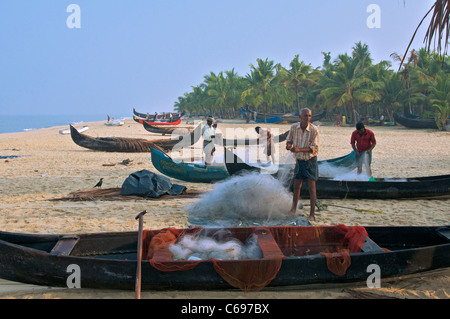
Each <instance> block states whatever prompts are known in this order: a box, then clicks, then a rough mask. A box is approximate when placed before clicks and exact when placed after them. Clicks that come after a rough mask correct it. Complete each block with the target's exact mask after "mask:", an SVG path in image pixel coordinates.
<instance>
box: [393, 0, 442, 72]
mask: <svg viewBox="0 0 450 319" xmlns="http://www.w3.org/2000/svg"><path fill="white" fill-rule="evenodd" d="M432 11H433V14H432V17H431V21H430V24H429V26H428V29H427V33H426V35H425V39H424V42H425V43H426V42H428V45H427V50H428V51H430V48H431V43H432V42H433V41H434V43H435V44H437V45H435V49H436V48H437V52H438V53H439V54H442V53H444V54H443V55H446V54H447V47H448V39H449V34H450V21H449V19H450V0H436V2H435V3H434V4H433V6H432V7H431V9H430V10H429V11H428V12H427V13H426V14H425V16H424V17H423V18H422V21H420V23H419V25H418V26H417V28H416V30H415V31H414V34H413V36H412V38H411V41H410V42H409V44H408V47H407V48H406V51H405V54H404V55H403V59H402V61H401V62H400V66H399V67H398V69H399V70H400V68H401V67H402V65H403V62H404V59H405V57H406V52H408V51H409V48H410V46H411V44H412V42H413V41H414V38H415V37H416V34H417V31H418V30H419V28H420V26H421V25H422V23H423V21H424V20H425V19H426V17H427V16H428V15H429V14H430V13H431V12H432ZM444 34H445V36H444ZM442 42H444V45H443V44H442Z"/></svg>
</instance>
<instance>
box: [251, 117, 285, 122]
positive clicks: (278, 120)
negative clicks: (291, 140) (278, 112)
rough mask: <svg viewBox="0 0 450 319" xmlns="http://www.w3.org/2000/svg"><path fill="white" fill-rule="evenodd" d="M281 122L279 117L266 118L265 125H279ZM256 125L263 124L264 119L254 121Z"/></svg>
mask: <svg viewBox="0 0 450 319" xmlns="http://www.w3.org/2000/svg"><path fill="white" fill-rule="evenodd" d="M282 121H283V120H282V119H281V117H279V116H275V117H269V118H266V123H281V122H282ZM255 122H256V123H264V118H259V119H256V121H255Z"/></svg>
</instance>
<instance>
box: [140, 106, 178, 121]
mask: <svg viewBox="0 0 450 319" xmlns="http://www.w3.org/2000/svg"><path fill="white" fill-rule="evenodd" d="M184 113H185V112H181V113H173V112H172V113H165V115H166V119H167V118H168V117H170V114H172V118H176V119H178V118H179V117H182V116H183V115H184ZM133 114H134V115H136V116H137V117H140V118H142V119H144V120H147V119H153V118H154V114H150V113H140V112H138V111H136V109H135V108H134V107H133ZM156 118H157V119H161V120H162V119H163V114H158V116H157V117H156Z"/></svg>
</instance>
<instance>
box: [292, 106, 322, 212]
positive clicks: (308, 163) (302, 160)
mask: <svg viewBox="0 0 450 319" xmlns="http://www.w3.org/2000/svg"><path fill="white" fill-rule="evenodd" d="M299 117H300V122H299V123H295V124H293V125H292V126H291V130H290V131H289V135H288V137H287V142H286V149H287V150H289V151H291V152H292V153H293V154H294V157H295V159H296V164H295V170H294V195H293V199H292V207H291V211H290V213H291V214H292V215H295V214H296V211H297V204H298V200H299V198H300V190H301V188H302V183H303V180H305V179H306V180H308V190H309V198H310V204H311V207H310V212H309V218H308V219H309V220H315V216H314V211H315V206H316V181H317V179H318V178H319V168H318V164H317V154H318V153H319V129H318V128H317V126H315V125H314V124H311V123H310V122H311V117H312V113H311V110H310V109H307V108H304V109H302V110H301V112H300V115H299Z"/></svg>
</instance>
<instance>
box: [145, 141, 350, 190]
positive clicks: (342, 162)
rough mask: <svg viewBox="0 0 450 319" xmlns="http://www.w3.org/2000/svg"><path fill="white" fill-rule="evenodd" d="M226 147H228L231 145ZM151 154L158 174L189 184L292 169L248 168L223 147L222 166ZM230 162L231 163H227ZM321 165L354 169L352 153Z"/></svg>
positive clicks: (272, 166)
mask: <svg viewBox="0 0 450 319" xmlns="http://www.w3.org/2000/svg"><path fill="white" fill-rule="evenodd" d="M227 145H228V146H230V145H231V144H227ZM151 154H152V163H153V166H154V167H155V168H156V169H157V170H158V171H159V172H160V173H162V174H164V175H166V176H168V177H172V178H176V179H179V180H182V181H185V182H191V183H211V182H215V181H220V180H223V179H225V178H228V177H229V176H230V175H234V174H238V173H240V172H241V171H242V170H257V171H261V170H265V171H274V170H275V171H276V172H279V173H280V174H283V172H284V171H285V170H286V169H287V170H289V169H291V170H292V169H293V165H287V164H286V165H262V166H260V167H254V166H250V165H248V164H245V163H244V162H243V161H242V160H241V159H240V158H238V157H237V156H236V155H235V154H234V153H233V152H232V151H230V150H228V148H226V147H224V161H225V162H227V164H222V165H209V166H206V165H204V164H197V163H185V162H181V161H174V160H173V159H172V158H170V156H168V155H167V154H165V153H164V152H161V151H160V150H156V149H152V150H151ZM230 161H232V162H233V163H228V162H230ZM225 165H226V166H225ZM322 165H327V166H328V167H334V168H341V169H347V170H351V169H354V168H355V167H356V166H355V165H356V164H355V155H354V152H352V153H350V154H348V155H345V156H341V157H338V158H333V159H330V160H323V161H319V167H320V166H322ZM283 176H284V175H283Z"/></svg>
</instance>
